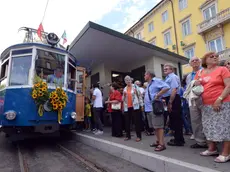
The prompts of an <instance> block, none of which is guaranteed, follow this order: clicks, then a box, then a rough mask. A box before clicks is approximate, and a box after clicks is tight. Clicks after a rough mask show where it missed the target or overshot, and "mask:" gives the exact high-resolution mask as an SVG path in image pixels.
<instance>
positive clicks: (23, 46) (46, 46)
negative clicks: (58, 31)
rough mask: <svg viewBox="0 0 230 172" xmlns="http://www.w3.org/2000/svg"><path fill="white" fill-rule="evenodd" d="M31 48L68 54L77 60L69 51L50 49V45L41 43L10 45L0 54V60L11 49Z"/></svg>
mask: <svg viewBox="0 0 230 172" xmlns="http://www.w3.org/2000/svg"><path fill="white" fill-rule="evenodd" d="M33 46H35V47H40V48H45V49H47V50H51V51H54V50H55V51H57V52H59V53H67V54H69V55H70V56H72V58H74V59H75V60H76V61H77V59H76V58H75V57H74V56H73V55H72V54H71V53H70V52H69V51H66V50H65V49H61V48H57V47H54V48H53V47H51V46H50V45H47V44H41V43H33V42H31V43H21V44H15V45H12V46H10V47H8V48H6V49H5V50H4V51H3V52H2V54H1V56H0V59H2V58H3V57H4V56H5V55H6V54H7V53H9V51H10V50H11V49H17V48H27V47H28V48H29V47H33Z"/></svg>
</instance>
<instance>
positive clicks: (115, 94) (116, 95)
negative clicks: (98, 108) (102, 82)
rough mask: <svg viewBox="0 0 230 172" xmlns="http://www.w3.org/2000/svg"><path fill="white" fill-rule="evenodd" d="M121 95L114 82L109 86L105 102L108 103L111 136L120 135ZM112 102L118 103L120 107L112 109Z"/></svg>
mask: <svg viewBox="0 0 230 172" xmlns="http://www.w3.org/2000/svg"><path fill="white" fill-rule="evenodd" d="M121 102H122V96H121V93H120V92H119V91H118V85H117V84H116V83H114V84H112V85H111V86H110V95H109V100H108V101H106V102H105V103H106V104H108V105H109V106H108V111H109V112H110V113H111V116H112V136H113V137H122V113H121V110H122V106H121V105H122V103H121ZM112 104H114V105H116V104H117V105H118V104H120V109H112Z"/></svg>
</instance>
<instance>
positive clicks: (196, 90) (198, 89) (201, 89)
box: [192, 69, 204, 96]
mask: <svg viewBox="0 0 230 172" xmlns="http://www.w3.org/2000/svg"><path fill="white" fill-rule="evenodd" d="M201 71H202V69H201V70H199V73H198V80H199V79H200V77H201ZM192 92H193V93H194V94H195V95H197V96H200V95H201V94H202V93H203V92H204V87H203V86H202V85H197V86H194V87H193V88H192Z"/></svg>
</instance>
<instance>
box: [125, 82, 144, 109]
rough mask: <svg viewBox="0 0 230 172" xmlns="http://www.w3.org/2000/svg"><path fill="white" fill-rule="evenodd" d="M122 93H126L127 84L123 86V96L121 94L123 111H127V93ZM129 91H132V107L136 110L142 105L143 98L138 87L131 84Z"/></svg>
mask: <svg viewBox="0 0 230 172" xmlns="http://www.w3.org/2000/svg"><path fill="white" fill-rule="evenodd" d="M124 93H127V86H126V87H125V88H124V91H123V96H122V100H123V108H124V112H127V111H128V99H127V94H124ZM131 93H132V104H133V109H134V110H138V109H140V107H142V106H143V98H142V95H141V92H140V89H139V87H138V86H136V85H134V84H133V85H132V90H131Z"/></svg>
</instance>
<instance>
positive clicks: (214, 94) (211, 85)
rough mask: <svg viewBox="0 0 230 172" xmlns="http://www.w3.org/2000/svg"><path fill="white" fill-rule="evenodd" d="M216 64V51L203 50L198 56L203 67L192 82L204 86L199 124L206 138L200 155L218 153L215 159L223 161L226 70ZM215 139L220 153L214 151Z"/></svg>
mask: <svg viewBox="0 0 230 172" xmlns="http://www.w3.org/2000/svg"><path fill="white" fill-rule="evenodd" d="M218 65H219V57H218V55H217V54H216V53H214V52H209V53H207V54H205V55H204V57H203V58H202V67H203V70H202V71H201V73H200V75H199V76H198V74H197V75H196V76H195V80H197V81H196V85H199V84H201V85H202V86H203V87H204V92H203V94H202V100H203V108H202V124H203V132H204V134H205V136H206V138H207V140H208V142H209V147H208V150H206V151H204V152H201V155H202V156H212V155H219V156H218V157H217V158H216V159H215V162H219V163H223V162H227V161H229V160H230V151H229V150H230V149H229V147H230V95H229V93H230V72H229V71H228V69H227V68H226V67H222V66H218ZM217 142H223V148H222V152H221V153H218V150H217V146H216V143H217Z"/></svg>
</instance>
